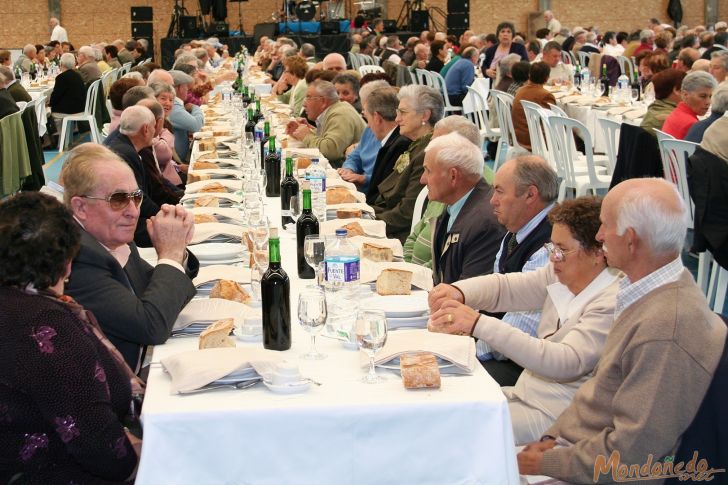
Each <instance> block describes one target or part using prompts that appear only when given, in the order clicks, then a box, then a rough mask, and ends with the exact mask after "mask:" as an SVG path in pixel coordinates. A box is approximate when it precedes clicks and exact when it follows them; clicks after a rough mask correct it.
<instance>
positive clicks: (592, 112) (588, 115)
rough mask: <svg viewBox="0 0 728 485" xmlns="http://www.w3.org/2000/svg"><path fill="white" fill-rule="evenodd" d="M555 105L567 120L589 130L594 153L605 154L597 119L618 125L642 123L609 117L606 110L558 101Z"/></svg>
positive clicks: (637, 120) (618, 117)
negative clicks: (570, 119) (563, 112)
mask: <svg viewBox="0 0 728 485" xmlns="http://www.w3.org/2000/svg"><path fill="white" fill-rule="evenodd" d="M556 104H557V105H558V106H559V107H560V108H561V109H563V110H564V111H565V112H566V114H567V115H568V116H569V118H573V119H575V120H577V121H580V122H581V123H583V124H584V125H585V126H586V127H587V129H588V130H589V134H590V135H591V137H592V143H593V144H594V153H606V151H607V145H606V141H605V140H604V135H603V134H602V130H601V128H600V127H599V122H598V121H597V120H598V119H599V118H609V119H611V120H614V121H618V122H620V123H630V124H635V125H638V126H639V124H640V123H641V122H642V119H641V118H640V119H636V120H630V119H628V118H624V117H622V116H618V115H614V116H613V115H610V114H609V113H607V111H606V110H602V109H594V108H593V107H591V106H582V105H579V104H576V103H564V102H562V101H560V100H557V101H556Z"/></svg>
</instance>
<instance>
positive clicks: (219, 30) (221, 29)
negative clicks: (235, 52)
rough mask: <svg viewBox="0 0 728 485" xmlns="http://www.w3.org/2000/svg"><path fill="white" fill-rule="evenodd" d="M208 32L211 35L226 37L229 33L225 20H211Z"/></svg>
mask: <svg viewBox="0 0 728 485" xmlns="http://www.w3.org/2000/svg"><path fill="white" fill-rule="evenodd" d="M208 33H209V34H210V35H211V36H216V37H227V36H229V35H230V26H229V25H228V23H227V22H212V23H211V24H210V29H209V32H208Z"/></svg>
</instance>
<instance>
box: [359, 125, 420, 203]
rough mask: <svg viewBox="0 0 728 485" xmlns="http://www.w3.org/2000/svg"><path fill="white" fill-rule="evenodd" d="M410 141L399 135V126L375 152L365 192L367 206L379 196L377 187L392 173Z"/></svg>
mask: <svg viewBox="0 0 728 485" xmlns="http://www.w3.org/2000/svg"><path fill="white" fill-rule="evenodd" d="M410 143H412V140H410V139H409V138H407V137H406V136H402V135H400V134H399V126H397V127H396V128H395V129H394V131H393V132H392V134H391V135H389V138H387V142H386V143H385V144H384V146H382V147H381V148H380V149H379V151H378V152H377V159H376V160H375V161H374V169H373V170H372V177H371V178H370V179H369V189H368V190H367V204H369V205H371V204H373V203H374V201H375V200H376V199H377V196H378V195H379V189H378V187H377V186H378V185H379V184H380V183H381V182H382V181H383V180H384V179H385V178H387V176H389V174H390V173H392V167H394V162H396V161H397V159H398V158H399V156H400V155H401V154H402V153H404V151H405V150H407V148H408V147H409V146H410Z"/></svg>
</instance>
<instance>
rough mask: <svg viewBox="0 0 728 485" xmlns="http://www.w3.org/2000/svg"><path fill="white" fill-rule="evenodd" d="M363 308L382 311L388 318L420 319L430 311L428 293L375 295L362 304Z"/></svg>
mask: <svg viewBox="0 0 728 485" xmlns="http://www.w3.org/2000/svg"><path fill="white" fill-rule="evenodd" d="M362 307H363V308H372V309H375V310H382V311H383V312H384V314H385V315H387V317H393V318H405V317H419V316H422V314H423V313H425V312H426V311H428V310H429V309H430V307H429V305H428V304H427V292H425V291H416V292H413V293H412V294H411V295H387V296H382V295H375V296H373V297H371V298H367V299H366V300H364V301H363V302H362Z"/></svg>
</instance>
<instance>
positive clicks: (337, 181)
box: [326, 169, 366, 202]
mask: <svg viewBox="0 0 728 485" xmlns="http://www.w3.org/2000/svg"><path fill="white" fill-rule="evenodd" d="M330 170H331V169H328V170H326V188H327V189H328V188H331V187H345V188H347V189H349V191H350V192H354V193H357V194H361V195H362V196H363V195H364V194H362V193H361V192H358V191H357V190H356V185H354V184H353V183H351V182H347V181H346V180H344V179H342V178H341V177H339V176H338V174H337V176H336V177H330V176H329V171H330ZM359 200H360V201H362V202H364V200H366V197H363V198H360V199H359Z"/></svg>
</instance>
